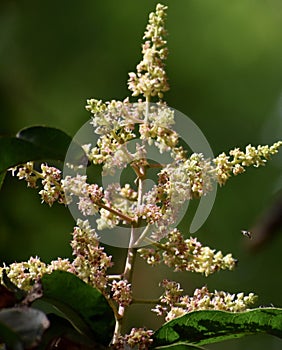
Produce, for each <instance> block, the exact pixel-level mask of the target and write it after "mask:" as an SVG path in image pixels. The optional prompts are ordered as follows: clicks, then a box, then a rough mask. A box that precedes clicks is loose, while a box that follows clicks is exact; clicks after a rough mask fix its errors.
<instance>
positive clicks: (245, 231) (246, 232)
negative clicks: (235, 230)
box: [241, 230, 252, 239]
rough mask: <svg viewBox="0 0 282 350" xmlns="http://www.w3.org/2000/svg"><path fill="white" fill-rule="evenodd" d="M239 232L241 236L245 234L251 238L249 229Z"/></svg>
mask: <svg viewBox="0 0 282 350" xmlns="http://www.w3.org/2000/svg"><path fill="white" fill-rule="evenodd" d="M241 233H242V235H243V236H246V237H248V238H249V239H252V232H251V231H247V230H241Z"/></svg>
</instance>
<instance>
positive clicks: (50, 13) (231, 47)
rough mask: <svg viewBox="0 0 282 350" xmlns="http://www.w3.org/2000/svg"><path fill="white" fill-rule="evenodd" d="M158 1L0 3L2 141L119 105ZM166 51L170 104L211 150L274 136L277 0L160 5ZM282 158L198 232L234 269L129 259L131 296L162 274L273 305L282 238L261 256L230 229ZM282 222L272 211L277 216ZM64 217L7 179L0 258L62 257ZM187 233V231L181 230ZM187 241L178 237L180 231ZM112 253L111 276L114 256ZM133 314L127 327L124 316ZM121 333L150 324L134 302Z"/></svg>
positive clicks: (262, 192) (281, 25)
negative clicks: (190, 269) (94, 108)
mask: <svg viewBox="0 0 282 350" xmlns="http://www.w3.org/2000/svg"><path fill="white" fill-rule="evenodd" d="M156 3H157V2H156V1H132V0H124V1H122V2H115V1H109V0H107V1H100V2H99V1H90V0H87V1H86V0H84V1H79V2H78V1H34V0H30V1H5V0H2V1H1V3H0V115H1V124H0V132H1V134H15V133H16V132H17V131H18V130H19V129H21V128H23V127H25V126H30V125H38V124H44V125H49V126H56V127H59V128H61V129H63V130H64V131H66V132H67V133H69V134H70V135H74V134H75V132H76V131H77V130H78V129H79V128H80V127H81V126H82V125H83V124H84V123H85V121H87V119H88V118H89V113H88V112H86V111H85V109H84V106H85V101H86V99H87V98H90V97H93V98H101V99H103V100H111V99H123V98H125V97H126V96H128V95H129V92H128V90H127V85H126V82H127V73H128V72H129V71H134V70H135V66H136V64H137V63H138V62H139V60H140V58H141V54H140V45H141V38H142V35H143V32H144V28H145V25H146V22H147V17H148V13H149V12H151V11H152V10H153V9H154V7H155V4H156ZM164 3H165V4H167V5H168V6H169V10H168V21H167V28H168V31H169V37H168V46H169V50H170V55H169V58H168V61H167V71H168V75H169V78H170V85H171V91H170V92H169V93H167V94H166V96H165V98H166V101H167V102H168V104H169V105H170V106H172V107H174V108H176V109H178V110H180V111H182V112H183V113H185V114H186V115H188V116H189V117H190V118H191V119H193V120H194V122H195V123H196V124H197V125H198V126H199V127H200V129H201V130H202V131H203V133H204V134H205V136H206V138H207V139H208V141H209V143H210V145H211V147H212V149H213V151H214V154H216V155H217V154H218V153H220V152H222V151H228V150H229V149H231V148H234V147H236V146H238V147H242V148H243V147H245V146H246V145H247V144H249V143H252V144H254V145H257V144H265V143H272V142H275V141H277V140H278V139H279V138H280V139H281V137H282V2H281V1H280V0H268V1H267V0H257V1H251V0H249V1H245V0H237V1H233V2H230V1H226V0H213V1H209V0H202V1H199V0H178V1H164ZM281 173H282V156H281V154H280V155H279V156H275V157H273V160H272V161H271V162H269V164H268V165H267V167H265V168H259V169H248V171H247V173H246V174H244V175H241V176H239V177H237V178H233V179H231V180H230V181H229V183H228V184H227V186H226V187H225V188H222V189H219V191H218V194H217V198H216V202H215V204H214V207H213V210H212V213H211V215H210V216H209V218H208V220H207V221H206V223H205V224H204V226H203V227H202V228H201V229H200V230H199V231H198V232H197V233H196V235H197V237H198V238H199V239H200V241H202V242H203V243H204V244H208V245H210V246H211V247H213V248H216V249H220V250H222V251H223V252H224V253H228V252H232V253H233V255H234V256H235V257H237V258H238V259H239V265H238V268H237V270H236V271H235V272H221V273H218V274H216V275H214V276H211V277H209V278H207V279H206V278H204V277H202V276H197V275H193V274H180V273H178V274H176V276H174V274H173V273H171V272H169V270H167V269H164V268H158V269H151V268H149V267H147V265H146V264H145V263H144V262H143V261H139V260H138V261H137V273H136V279H135V281H134V283H136V285H137V286H136V288H135V294H136V296H139V297H146V296H147V297H152V296H154V297H157V296H158V295H159V294H160V292H161V289H159V288H158V287H157V284H158V281H159V280H161V279H163V278H164V277H169V278H171V279H177V280H179V281H182V284H183V287H185V289H186V291H187V293H191V292H192V291H193V290H194V289H195V288H196V287H201V286H202V285H204V284H207V285H208V287H209V288H210V290H213V289H217V290H227V291H230V292H235V293H236V292H239V291H244V292H246V293H248V292H251V291H254V292H255V293H256V294H258V295H259V304H258V305H264V306H271V305H272V304H273V305H275V306H277V307H281V306H282V293H281V267H282V262H281V261H282V260H281V247H282V234H281V233H282V230H281V228H280V230H279V231H278V234H277V235H276V236H275V237H274V239H273V240H272V241H271V242H270V243H269V244H265V245H264V246H263V247H262V249H261V250H260V251H257V252H256V253H251V252H250V251H249V250H248V249H247V243H249V242H248V239H247V238H245V237H243V236H242V235H241V233H240V230H241V229H246V228H250V227H252V226H253V224H254V223H255V222H256V220H257V218H258V217H259V216H260V215H261V213H262V212H263V211H264V210H265V209H266V208H267V207H268V206H269V205H270V204H271V203H272V201H273V199H274V198H275V196H276V195H277V193H278V191H279V190H281V188H282V175H281ZM281 215H282V214H281ZM73 225H74V222H73V219H72V217H71V215H70V214H69V212H68V210H67V209H65V208H64V207H63V206H59V205H54V207H53V208H51V209H50V208H49V207H48V206H47V205H41V204H40V198H39V195H38V193H37V192H36V190H31V189H29V190H26V184H25V183H23V182H20V181H18V180H17V179H14V178H11V177H10V176H8V177H7V178H6V180H5V183H4V186H3V189H2V192H1V193H0V260H1V262H3V261H5V262H7V263H10V262H13V261H21V260H25V259H28V257H29V256H30V255H33V256H35V255H38V256H40V257H41V258H42V260H44V261H46V262H49V261H50V260H52V259H55V258H57V257H58V256H61V257H71V249H70V247H69V244H68V242H69V240H70V232H71V231H72V227H73ZM182 226H183V227H185V225H182ZM186 233H187V234H189V233H188V232H186ZM107 249H108V251H109V252H110V253H111V254H114V255H115V257H116V260H119V262H117V267H116V269H117V270H118V269H119V266H121V265H122V261H123V260H122V259H123V254H124V252H123V251H122V250H120V251H117V250H115V249H113V248H111V247H107ZM137 312H139V314H138V317H137V320H135V319H134V314H136V313H137ZM130 313H131V314H132V315H131V319H130V320H129V321H128V326H143V325H147V326H148V327H156V320H155V316H153V317H150V313H149V308H148V310H147V309H146V308H144V306H142V307H141V306H140V307H139V306H133V307H132V309H131V312H130ZM281 345H282V343H281V341H279V340H276V339H274V338H271V337H266V336H265V337H262V336H260V337H250V338H244V339H242V340H238V341H236V342H233V341H231V342H227V343H223V344H215V345H212V346H210V349H226V347H228V349H230V350H233V349H241V350H244V349H249V348H253V349H258V350H259V349H265V348H266V347H267V348H268V349H269V350H274V349H280V348H281Z"/></svg>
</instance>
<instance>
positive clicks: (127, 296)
mask: <svg viewBox="0 0 282 350" xmlns="http://www.w3.org/2000/svg"><path fill="white" fill-rule="evenodd" d="M111 291H112V293H113V294H112V298H113V300H115V301H116V302H117V303H118V304H119V305H120V306H122V307H126V306H128V305H130V303H131V301H132V291H131V284H130V283H128V282H127V281H126V280H120V281H116V280H114V281H113V282H112V288H111Z"/></svg>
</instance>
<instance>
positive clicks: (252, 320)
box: [153, 308, 282, 347]
mask: <svg viewBox="0 0 282 350" xmlns="http://www.w3.org/2000/svg"><path fill="white" fill-rule="evenodd" d="M259 333H268V334H271V335H274V336H277V337H279V338H282V309H276V308H259V309H253V310H250V311H246V312H238V313H233V312H226V311H216V310H205V311H194V312H191V313H187V314H185V315H184V316H181V317H178V318H176V319H174V320H172V321H169V322H167V323H165V324H164V325H163V326H162V327H161V328H159V329H158V330H157V331H156V332H155V334H154V343H153V346H154V347H158V346H164V345H170V344H175V345H177V344H179V343H187V344H191V343H192V344H198V345H205V344H210V343H214V342H219V341H223V340H227V339H233V338H238V337H242V336H245V335H250V334H259Z"/></svg>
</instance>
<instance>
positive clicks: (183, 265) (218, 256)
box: [138, 229, 236, 276]
mask: <svg viewBox="0 0 282 350" xmlns="http://www.w3.org/2000/svg"><path fill="white" fill-rule="evenodd" d="M155 246H156V248H154V249H153V248H141V249H139V250H138V252H139V253H140V256H141V257H142V258H144V259H145V260H146V261H147V263H148V264H151V265H155V264H159V263H160V262H164V264H166V265H167V266H169V267H173V268H174V271H191V272H198V273H203V274H204V275H205V276H209V275H210V274H212V273H215V272H216V271H219V270H225V269H229V270H232V269H234V267H235V266H236V260H235V259H234V258H233V257H232V255H231V254H227V255H225V256H224V255H223V254H222V252H221V251H218V252H216V251H215V250H214V249H211V248H209V247H205V246H202V244H201V243H200V242H198V241H197V239H196V238H190V239H184V238H183V236H182V234H181V233H180V232H179V231H178V230H177V229H174V230H172V231H171V232H170V233H169V234H168V236H167V238H166V242H165V243H155ZM160 256H161V257H162V258H160Z"/></svg>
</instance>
